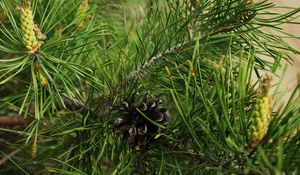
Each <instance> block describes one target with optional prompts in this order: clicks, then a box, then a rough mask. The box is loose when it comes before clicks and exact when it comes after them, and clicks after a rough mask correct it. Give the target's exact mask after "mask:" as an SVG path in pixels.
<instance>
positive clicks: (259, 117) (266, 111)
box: [249, 77, 271, 148]
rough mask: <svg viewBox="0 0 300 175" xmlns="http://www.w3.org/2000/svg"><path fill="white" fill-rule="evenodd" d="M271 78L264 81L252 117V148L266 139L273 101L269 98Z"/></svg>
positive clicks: (250, 133)
mask: <svg viewBox="0 0 300 175" xmlns="http://www.w3.org/2000/svg"><path fill="white" fill-rule="evenodd" d="M270 80H271V78H270V77H267V78H265V79H264V81H263V83H262V84H261V85H260V87H259V92H258V97H257V102H256V104H255V106H254V110H253V112H252V116H251V124H250V132H249V137H250V138H251V140H250V146H251V147H252V148H254V147H256V146H257V145H258V144H259V143H260V142H261V140H262V139H263V138H264V137H265V135H266V134H267V131H268V127H269V123H270V120H271V100H270V97H269V96H268V92H269V88H270Z"/></svg>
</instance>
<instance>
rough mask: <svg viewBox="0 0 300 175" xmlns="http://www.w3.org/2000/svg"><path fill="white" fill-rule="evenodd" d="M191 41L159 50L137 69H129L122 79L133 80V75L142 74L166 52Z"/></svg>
mask: <svg viewBox="0 0 300 175" xmlns="http://www.w3.org/2000/svg"><path fill="white" fill-rule="evenodd" d="M192 42H193V41H184V42H182V43H179V44H176V45H175V46H172V47H170V48H168V49H166V50H165V51H163V52H160V53H158V54H156V55H154V56H153V57H151V58H150V59H149V61H145V62H144V64H142V65H140V66H138V67H137V69H135V70H133V71H131V72H130V73H129V74H128V75H127V76H126V77H125V78H124V80H123V82H124V81H125V82H129V81H131V80H133V79H134V78H135V77H137V76H139V75H142V74H143V73H144V72H146V71H147V70H149V69H150V68H151V66H153V65H155V64H156V63H157V62H158V61H160V60H161V59H164V57H165V56H166V55H168V54H172V53H175V52H177V51H178V50H180V49H181V48H182V47H184V46H187V45H189V44H191V43H192Z"/></svg>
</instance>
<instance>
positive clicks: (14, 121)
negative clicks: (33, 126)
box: [0, 116, 32, 126]
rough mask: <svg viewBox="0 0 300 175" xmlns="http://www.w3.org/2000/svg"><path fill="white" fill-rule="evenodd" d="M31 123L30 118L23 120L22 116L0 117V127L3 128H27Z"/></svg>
mask: <svg viewBox="0 0 300 175" xmlns="http://www.w3.org/2000/svg"><path fill="white" fill-rule="evenodd" d="M31 121H32V119H31V118H23V117H22V116H0V125H5V126H17V125H23V126H28V125H29V124H30V123H31Z"/></svg>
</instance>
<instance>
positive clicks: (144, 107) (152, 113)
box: [111, 92, 170, 147]
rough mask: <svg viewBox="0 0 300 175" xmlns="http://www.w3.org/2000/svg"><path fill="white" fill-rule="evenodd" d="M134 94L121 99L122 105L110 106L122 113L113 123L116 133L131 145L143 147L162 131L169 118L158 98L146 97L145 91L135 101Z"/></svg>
mask: <svg viewBox="0 0 300 175" xmlns="http://www.w3.org/2000/svg"><path fill="white" fill-rule="evenodd" d="M135 100H136V94H134V95H132V96H131V97H130V98H128V99H123V100H122V105H120V106H112V107H111V109H112V110H119V111H121V112H122V113H123V114H122V116H121V117H119V118H117V119H116V120H115V122H114V124H113V128H114V130H115V132H116V133H120V134H123V136H124V138H125V139H126V140H127V143H128V144H129V145H130V146H131V147H136V146H141V147H145V146H148V145H150V144H151V143H153V142H154V141H155V136H157V135H158V134H160V133H161V132H163V128H162V127H164V126H166V125H168V124H169V122H170V118H169V115H168V111H167V109H166V108H163V107H159V104H160V103H161V100H160V99H148V92H145V93H144V94H143V95H142V97H141V98H140V100H139V101H138V102H137V103H135Z"/></svg>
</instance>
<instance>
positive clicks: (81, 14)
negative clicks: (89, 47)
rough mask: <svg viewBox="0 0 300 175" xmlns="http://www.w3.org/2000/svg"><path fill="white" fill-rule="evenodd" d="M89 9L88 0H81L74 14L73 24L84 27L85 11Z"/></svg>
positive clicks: (79, 27) (80, 27)
mask: <svg viewBox="0 0 300 175" xmlns="http://www.w3.org/2000/svg"><path fill="white" fill-rule="evenodd" d="M88 9H89V3H88V0H82V3H81V4H80V6H79V7H78V9H77V11H76V14H75V18H76V19H75V24H76V25H77V28H78V29H82V28H84V27H85V22H84V20H83V19H84V18H86V16H87V14H86V12H87V11H88Z"/></svg>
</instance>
